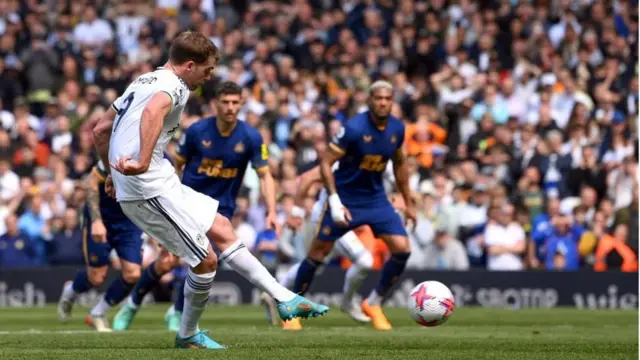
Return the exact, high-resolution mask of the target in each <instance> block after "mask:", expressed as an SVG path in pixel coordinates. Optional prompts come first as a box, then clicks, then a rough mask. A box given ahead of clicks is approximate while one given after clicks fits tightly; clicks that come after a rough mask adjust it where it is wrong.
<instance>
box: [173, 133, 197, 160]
mask: <svg viewBox="0 0 640 360" xmlns="http://www.w3.org/2000/svg"><path fill="white" fill-rule="evenodd" d="M193 137H194V135H193V125H191V126H190V127H189V128H188V129H187V130H186V131H185V132H183V133H182V136H180V141H178V146H177V147H176V158H178V159H179V160H181V161H183V162H187V161H188V160H189V159H191V157H192V156H193V154H194V153H195V146H194V140H193Z"/></svg>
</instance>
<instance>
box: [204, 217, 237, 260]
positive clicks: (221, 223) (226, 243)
mask: <svg viewBox="0 0 640 360" xmlns="http://www.w3.org/2000/svg"><path fill="white" fill-rule="evenodd" d="M207 237H208V238H209V239H210V240H211V241H212V242H213V244H214V245H215V246H216V248H218V250H220V251H221V252H224V251H225V250H226V249H227V248H228V247H230V246H231V245H233V244H234V243H235V242H236V241H238V238H237V237H236V234H235V231H233V226H232V225H231V221H229V219H227V218H226V217H224V216H223V215H220V214H217V215H216V218H215V220H214V221H213V225H211V229H209V231H208V232H207Z"/></svg>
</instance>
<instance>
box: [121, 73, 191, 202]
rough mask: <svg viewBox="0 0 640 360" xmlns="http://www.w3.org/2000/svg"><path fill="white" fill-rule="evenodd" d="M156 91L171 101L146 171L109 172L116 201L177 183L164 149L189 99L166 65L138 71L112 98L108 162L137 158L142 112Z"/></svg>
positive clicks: (140, 197) (147, 195)
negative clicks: (130, 172) (135, 173)
mask: <svg viewBox="0 0 640 360" xmlns="http://www.w3.org/2000/svg"><path fill="white" fill-rule="evenodd" d="M159 92H164V93H166V94H167V95H169V97H170V98H171V101H172V105H171V110H170V111H169V114H168V115H167V116H166V117H165V119H164V124H163V128H162V132H161V133H160V138H159V139H158V142H157V143H156V145H155V148H154V150H153V156H152V158H151V165H150V166H149V170H147V172H145V173H144V174H140V175H136V176H124V175H122V174H120V173H118V172H117V171H112V172H111V175H112V178H113V183H114V186H115V188H116V197H117V199H118V201H132V200H146V199H150V198H153V197H156V196H158V195H160V194H162V193H164V192H166V191H168V190H170V189H171V188H173V187H174V186H175V185H177V184H178V183H180V180H179V179H178V177H177V176H176V174H175V169H174V167H173V165H171V163H170V162H169V161H168V160H166V159H165V158H164V149H165V148H166V146H167V144H168V143H169V141H170V140H171V138H172V137H173V134H174V132H175V131H176V130H177V129H178V128H179V126H180V119H181V117H182V111H183V110H184V107H185V105H186V103H187V101H188V100H189V89H188V87H187V85H186V84H185V83H184V81H182V79H180V78H179V77H178V76H177V75H176V74H174V73H173V71H171V70H169V69H165V68H158V69H157V70H156V71H153V72H150V73H146V74H143V75H140V76H139V77H138V78H137V79H136V80H134V81H133V82H132V83H131V84H130V85H129V87H127V89H126V90H125V92H124V93H123V94H122V95H121V96H120V97H119V98H117V99H116V101H114V102H113V104H112V107H113V109H114V110H115V111H116V112H117V113H118V115H117V116H116V118H115V120H114V123H113V133H112V134H111V142H110V145H109V162H110V163H112V164H115V163H117V162H118V160H119V159H121V158H123V157H127V156H129V157H131V158H132V159H134V160H137V159H138V156H139V154H140V136H141V134H140V119H141V118H142V112H143V110H144V108H145V107H146V105H147V103H148V102H149V100H151V98H152V97H153V95H155V94H156V93H159Z"/></svg>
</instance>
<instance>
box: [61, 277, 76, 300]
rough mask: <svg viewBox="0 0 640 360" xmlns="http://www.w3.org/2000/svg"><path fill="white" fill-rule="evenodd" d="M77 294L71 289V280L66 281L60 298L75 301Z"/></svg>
mask: <svg viewBox="0 0 640 360" xmlns="http://www.w3.org/2000/svg"><path fill="white" fill-rule="evenodd" d="M77 295H78V294H76V292H75V291H73V281H69V282H67V284H66V285H65V286H64V289H63V290H62V298H63V299H64V300H66V301H71V302H74V301H76V296H77Z"/></svg>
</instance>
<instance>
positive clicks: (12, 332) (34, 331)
mask: <svg viewBox="0 0 640 360" xmlns="http://www.w3.org/2000/svg"><path fill="white" fill-rule="evenodd" d="M168 332H169V331H168V330H127V331H114V332H110V333H99V334H128V333H147V334H149V333H168ZM26 334H69V335H73V334H98V332H97V331H96V330H38V329H29V330H0V335H26Z"/></svg>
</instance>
